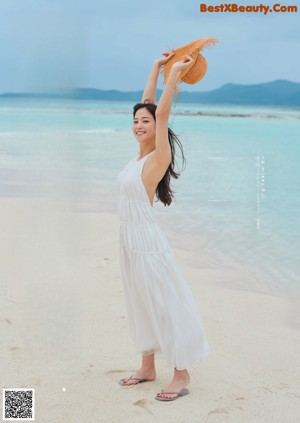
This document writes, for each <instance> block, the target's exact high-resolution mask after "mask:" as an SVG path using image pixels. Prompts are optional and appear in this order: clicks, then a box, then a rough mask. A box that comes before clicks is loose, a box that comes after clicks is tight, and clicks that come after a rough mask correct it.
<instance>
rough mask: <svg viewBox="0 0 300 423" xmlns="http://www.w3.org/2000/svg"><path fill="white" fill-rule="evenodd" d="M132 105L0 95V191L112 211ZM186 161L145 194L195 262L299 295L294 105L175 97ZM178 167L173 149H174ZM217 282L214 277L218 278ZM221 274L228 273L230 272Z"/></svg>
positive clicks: (298, 135)
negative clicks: (170, 195) (171, 195)
mask: <svg viewBox="0 0 300 423" xmlns="http://www.w3.org/2000/svg"><path fill="white" fill-rule="evenodd" d="M131 110H132V104H131V103H130V104H129V103H128V104H127V103H123V102H122V103H117V102H99V101H97V102H95V101H67V100H59V101H57V100H28V99H22V100H16V99H13V100H8V99H1V100H0V178H1V179H0V195H1V196H2V197H16V196H22V197H24V196H26V197H36V196H38V197H56V198H69V199H71V200H72V201H73V203H74V204H75V205H76V206H75V207H76V210H77V211H78V212H84V211H92V212H95V213H101V212H102V211H109V212H113V213H116V212H117V181H116V178H117V175H118V173H119V172H120V171H121V170H122V168H123V167H124V165H125V164H126V163H127V161H129V160H130V159H131V158H132V157H133V156H135V155H136V154H137V153H138V152H139V146H138V145H137V142H136V140H135V138H134V137H133V135H132V133H131V124H132V115H131ZM170 126H171V127H172V129H173V130H174V131H175V132H176V133H177V134H179V136H180V139H181V142H182V144H183V148H184V154H185V157H186V160H187V162H186V168H185V169H184V170H183V172H182V174H181V177H180V178H179V179H178V180H176V181H175V180H173V182H172V184H173V185H172V186H173V189H174V190H175V201H174V202H173V203H172V205H171V206H170V207H164V206H163V205H162V204H158V203H156V204H155V206H154V207H155V210H156V213H157V214H158V216H159V218H160V219H161V222H162V225H163V227H164V229H165V231H166V232H167V234H168V235H169V236H170V239H171V240H172V242H173V243H174V244H173V245H176V246H179V247H181V248H184V249H186V250H188V251H189V252H190V253H191V261H192V263H193V265H194V266H197V267H200V268H209V269H217V270H219V271H221V272H222V269H226V270H228V269H229V270H230V269H238V270H239V275H242V277H241V276H240V280H235V281H231V282H233V284H234V285H235V286H236V287H240V288H241V289H249V290H259V291H263V292H267V293H274V294H280V293H292V294H299V293H300V280H299V275H300V262H299V252H300V240H299V232H300V231H299V230H300V213H299V211H300V160H299V157H300V110H296V109H280V108H270V107H268V108H263V107H257V108H256V107H237V106H234V107H232V106H207V105H195V104H176V105H175V108H174V109H173V113H172V116H171V117H170ZM177 161H178V166H179V167H178V169H179V170H180V169H181V159H180V153H179V151H178V153H177ZM221 282H222V281H221ZM228 283H229V284H230V281H229V282H228Z"/></svg>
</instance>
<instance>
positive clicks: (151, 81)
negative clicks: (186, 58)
mask: <svg viewBox="0 0 300 423" xmlns="http://www.w3.org/2000/svg"><path fill="white" fill-rule="evenodd" d="M163 56H164V57H162V58H161V59H156V60H154V62H153V65H152V68H151V72H150V75H149V78H148V81H147V83H146V86H145V89H144V93H143V96H142V103H143V102H144V101H145V100H150V101H151V102H152V103H154V104H155V100H156V87H157V79H158V75H159V70H160V68H161V66H162V65H164V64H166V63H167V62H168V60H170V59H171V57H173V56H174V53H172V52H169V53H167V52H166V53H163Z"/></svg>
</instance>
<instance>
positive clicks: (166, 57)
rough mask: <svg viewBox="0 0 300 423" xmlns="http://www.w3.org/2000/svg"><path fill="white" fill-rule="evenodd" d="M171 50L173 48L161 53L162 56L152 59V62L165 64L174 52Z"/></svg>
mask: <svg viewBox="0 0 300 423" xmlns="http://www.w3.org/2000/svg"><path fill="white" fill-rule="evenodd" d="M173 52H174V50H171V51H169V52H165V53H163V56H164V57H161V58H160V59H156V60H154V63H155V64H157V65H158V66H159V67H160V66H162V65H165V64H166V63H167V62H168V61H169V60H170V59H171V58H172V57H173V56H174V54H175V53H173Z"/></svg>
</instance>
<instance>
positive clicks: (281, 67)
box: [0, 0, 300, 93]
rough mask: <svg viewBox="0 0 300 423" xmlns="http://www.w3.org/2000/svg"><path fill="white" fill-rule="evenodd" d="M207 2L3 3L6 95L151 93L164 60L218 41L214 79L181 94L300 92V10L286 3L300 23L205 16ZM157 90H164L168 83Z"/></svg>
mask: <svg viewBox="0 0 300 423" xmlns="http://www.w3.org/2000/svg"><path fill="white" fill-rule="evenodd" d="M201 1H203V0H200V1H197V0H165V1H163V0H151V2H150V1H142V0H127V1H124V0H106V1H104V0H101V1H100V0H0V52H1V54H0V57H1V59H0V60H1V62H0V93H4V92H29V91H40V92H41V91H42V92H43V91H49V90H63V89H70V88H74V87H85V88H98V89H103V90H108V89H117V90H121V91H135V90H142V89H143V88H144V85H145V83H146V81H147V78H148V74H149V72H150V69H151V66H152V63H153V61H154V60H155V59H157V58H159V57H161V54H162V52H164V51H169V50H170V49H172V48H174V49H175V48H177V47H179V46H182V45H184V44H186V43H189V42H191V41H194V40H196V39H200V38H206V37H215V38H218V40H219V42H218V43H217V44H216V46H215V47H212V48H207V49H205V50H204V51H203V55H204V56H205V57H206V59H207V62H208V70H207V74H206V75H205V77H204V78H203V80H201V81H200V82H199V83H197V84H195V85H188V84H181V85H180V89H181V90H185V91H193V92H195V91H208V90H212V89H216V88H219V87H220V86H222V85H224V84H226V83H236V84H256V83H262V82H269V81H274V80H276V79H288V80H290V81H294V82H300V72H299V69H300V54H299V52H300V48H299V47H300V4H299V2H298V0H297V1H295V0H284V1H282V2H281V4H286V5H287V4H290V5H294V4H295V5H299V11H298V12H297V13H270V14H268V15H263V14H261V13H200V11H199V4H200V3H201ZM262 1H264V0H238V2H237V4H240V5H244V6H246V5H249V4H251V5H254V4H260V3H261V2H262ZM219 3H221V1H220V2H219ZM219 3H218V0H207V3H206V4H207V5H217V4H219ZM275 3H276V2H275ZM263 4H265V5H271V4H273V2H272V0H266V1H265V2H264V3H263ZM158 87H159V88H163V82H162V76H160V77H159V83H158Z"/></svg>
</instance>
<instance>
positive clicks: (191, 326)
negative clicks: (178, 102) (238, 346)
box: [118, 150, 210, 370]
mask: <svg viewBox="0 0 300 423" xmlns="http://www.w3.org/2000/svg"><path fill="white" fill-rule="evenodd" d="M154 151H155V150H153V151H152V152H151V153H149V154H147V155H146V156H144V157H143V158H142V159H141V160H137V157H135V158H133V159H131V160H130V161H129V162H128V163H127V165H126V166H125V168H124V169H123V170H122V171H121V172H120V173H119V175H118V191H119V197H118V212H119V218H120V232H119V260H120V270H121V276H122V281H123V289H124V296H125V304H126V310H127V316H128V322H129V328H130V332H131V335H132V338H133V341H134V345H135V351H136V353H142V354H144V355H147V354H150V353H152V352H155V357H156V358H165V359H166V360H167V362H168V364H169V365H170V366H172V367H176V368H177V369H178V370H183V369H186V368H188V367H190V366H192V365H194V364H196V363H197V362H199V361H201V360H202V359H203V358H204V357H205V356H206V355H207V354H208V353H209V351H210V347H209V345H208V342H207V339H206V336H205V332H204V329H203V326H202V322H201V317H200V314H199V311H198V308H197V304H196V302H195V300H194V298H193V295H192V293H191V291H190V289H189V287H188V285H187V283H186V281H185V280H184V278H183V277H182V275H181V274H180V271H179V268H178V266H177V263H176V261H175V258H174V256H173V253H172V251H171V248H170V245H169V243H168V240H167V238H166V236H165V235H164V233H163V232H162V230H161V228H160V226H159V224H158V221H157V218H156V216H155V214H154V208H153V206H152V205H151V203H150V201H149V197H148V195H147V192H146V189H145V186H144V183H143V181H142V177H141V175H142V170H143V166H144V164H145V162H146V160H147V157H149V156H150V155H151V154H152V153H153V152H154Z"/></svg>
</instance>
